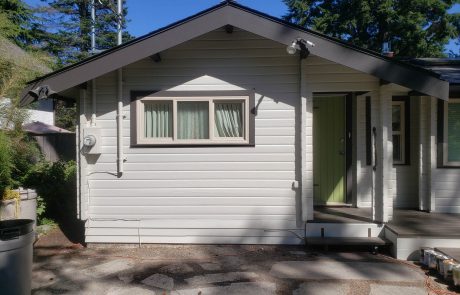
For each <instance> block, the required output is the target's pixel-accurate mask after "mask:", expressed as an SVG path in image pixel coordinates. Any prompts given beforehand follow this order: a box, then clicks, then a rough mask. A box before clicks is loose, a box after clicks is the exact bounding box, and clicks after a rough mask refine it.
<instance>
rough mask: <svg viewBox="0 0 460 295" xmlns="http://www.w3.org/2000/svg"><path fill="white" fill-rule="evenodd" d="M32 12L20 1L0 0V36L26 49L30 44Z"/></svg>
mask: <svg viewBox="0 0 460 295" xmlns="http://www.w3.org/2000/svg"><path fill="white" fill-rule="evenodd" d="M32 17H33V14H32V11H31V10H30V9H29V8H28V7H27V5H26V4H25V3H24V2H23V1H21V0H0V35H2V36H3V37H7V38H9V39H10V40H12V41H14V42H16V44H18V45H19V46H21V47H23V48H24V47H26V46H27V44H30V43H31V42H32V39H33V37H32V36H31V34H30V29H31V27H32Z"/></svg>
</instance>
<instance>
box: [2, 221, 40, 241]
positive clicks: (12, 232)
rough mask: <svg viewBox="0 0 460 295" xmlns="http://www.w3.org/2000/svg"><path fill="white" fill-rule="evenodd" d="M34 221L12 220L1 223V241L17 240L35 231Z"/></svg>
mask: <svg viewBox="0 0 460 295" xmlns="http://www.w3.org/2000/svg"><path fill="white" fill-rule="evenodd" d="M33 225H34V221H33V220H32V219H11V220H2V221H0V240H3V241H5V240H11V239H16V238H18V237H19V236H22V235H26V234H28V233H30V232H32V231H33Z"/></svg>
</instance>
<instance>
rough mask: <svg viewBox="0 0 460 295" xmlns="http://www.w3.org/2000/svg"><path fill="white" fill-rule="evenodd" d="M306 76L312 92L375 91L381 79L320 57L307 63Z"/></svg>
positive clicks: (315, 57) (309, 59)
mask: <svg viewBox="0 0 460 295" xmlns="http://www.w3.org/2000/svg"><path fill="white" fill-rule="evenodd" d="M304 70H305V73H306V74H305V76H306V79H307V83H308V87H309V89H311V91H312V92H346V91H373V90H376V89H377V88H378V87H379V79H377V78H376V77H374V76H371V75H368V74H365V73H361V72H358V71H356V70H353V69H351V68H348V67H345V66H343V65H340V64H337V63H334V62H331V61H328V60H326V59H323V58H320V57H318V56H309V57H308V58H307V60H306V62H305V67H304Z"/></svg>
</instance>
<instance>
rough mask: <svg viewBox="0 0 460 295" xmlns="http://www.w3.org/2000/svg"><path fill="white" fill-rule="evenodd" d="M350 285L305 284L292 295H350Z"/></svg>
mask: <svg viewBox="0 0 460 295" xmlns="http://www.w3.org/2000/svg"><path fill="white" fill-rule="evenodd" d="M349 291H350V285H349V284H344V283H319V282H311V283H303V284H301V285H300V286H299V289H297V290H294V292H292V295H343V294H349Z"/></svg>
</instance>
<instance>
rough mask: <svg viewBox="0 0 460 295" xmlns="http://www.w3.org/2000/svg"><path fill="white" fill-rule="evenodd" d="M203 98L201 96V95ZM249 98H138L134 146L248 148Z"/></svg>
mask: <svg viewBox="0 0 460 295" xmlns="http://www.w3.org/2000/svg"><path fill="white" fill-rule="evenodd" d="M201 94H203V93H201ZM250 102H251V101H250V95H249V94H247V95H239V94H238V95H237V94H234V93H231V92H228V93H227V94H225V95H222V94H221V95H212V93H210V95H197V94H190V93H183V94H181V93H171V94H168V92H163V93H162V94H161V95H151V96H144V97H138V98H136V100H135V109H136V142H135V144H140V145H142V144H145V145H148V144H153V145H157V144H158V145H167V144H170V145H176V144H177V145H200V144H202V145H219V144H220V145H232V144H233V145H234V144H250V134H249V133H250V125H251V124H250V117H251V116H250V115H251V114H250Z"/></svg>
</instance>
